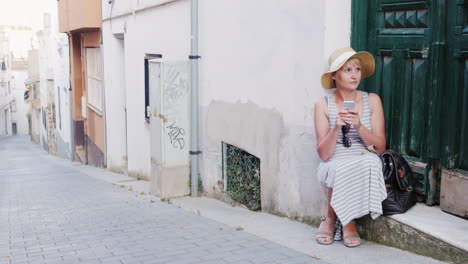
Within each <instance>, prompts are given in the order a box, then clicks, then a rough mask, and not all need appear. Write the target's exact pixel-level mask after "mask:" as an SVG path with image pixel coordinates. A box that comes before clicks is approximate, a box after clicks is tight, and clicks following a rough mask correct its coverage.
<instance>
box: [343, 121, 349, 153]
mask: <svg viewBox="0 0 468 264" xmlns="http://www.w3.org/2000/svg"><path fill="white" fill-rule="evenodd" d="M350 129H351V126H350V125H349V124H346V125H345V126H342V127H341V133H343V145H344V146H345V147H346V148H349V147H351V139H349V137H348V133H349V130H350Z"/></svg>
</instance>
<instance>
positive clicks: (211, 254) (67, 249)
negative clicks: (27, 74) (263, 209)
mask: <svg viewBox="0 0 468 264" xmlns="http://www.w3.org/2000/svg"><path fill="white" fill-rule="evenodd" d="M83 167H84V166H82V165H77V164H75V163H72V162H70V161H67V160H63V159H60V158H57V157H54V156H51V155H48V154H47V153H45V152H44V151H42V150H41V149H40V148H39V146H37V145H34V144H32V143H30V141H29V139H28V137H4V138H0V223H1V224H0V263H1V264H4V263H5V264H6V263H8V264H13V263H18V264H19V263H34V264H36V263H48V264H51V263H132V264H133V263H174V264H175V263H325V262H322V261H319V260H317V259H314V258H312V257H310V256H308V255H306V254H303V253H300V252H297V251H295V250H291V249H289V248H287V247H285V246H282V245H280V244H277V243H274V242H271V241H269V240H266V239H263V238H260V237H258V236H255V235H252V234H249V233H247V232H244V231H242V230H236V228H233V227H229V226H227V225H225V224H222V223H220V222H217V221H214V220H211V219H208V218H205V217H203V216H200V215H198V214H196V213H192V212H189V211H186V210H183V209H180V208H178V207H177V206H174V205H171V204H168V203H163V202H160V201H159V200H158V199H157V198H156V197H154V196H149V195H146V194H144V193H141V192H138V193H137V192H135V191H134V190H133V191H129V189H128V188H125V187H124V185H123V184H122V186H121V185H119V184H109V183H107V182H105V181H102V180H99V179H97V178H95V177H90V176H89V175H87V174H85V173H83V171H82V169H83Z"/></svg>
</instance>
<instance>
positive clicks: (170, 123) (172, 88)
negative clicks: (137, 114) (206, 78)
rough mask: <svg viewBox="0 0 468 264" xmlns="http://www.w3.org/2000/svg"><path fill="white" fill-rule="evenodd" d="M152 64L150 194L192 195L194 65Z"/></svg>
mask: <svg viewBox="0 0 468 264" xmlns="http://www.w3.org/2000/svg"><path fill="white" fill-rule="evenodd" d="M148 62H149V63H148V77H149V94H150V95H149V97H150V102H149V107H148V108H147V111H149V112H148V113H147V114H148V115H149V117H150V118H149V122H150V130H151V136H150V137H151V175H150V185H151V187H150V192H151V193H153V194H155V195H157V196H159V197H177V196H184V195H187V194H189V193H190V188H189V173H190V169H189V150H190V133H189V132H190V112H189V107H190V64H189V62H186V61H164V62H163V61H162V60H160V59H152V60H149V61H148Z"/></svg>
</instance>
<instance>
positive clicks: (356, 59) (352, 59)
mask: <svg viewBox="0 0 468 264" xmlns="http://www.w3.org/2000/svg"><path fill="white" fill-rule="evenodd" d="M348 62H354V63H356V64H358V65H359V66H361V60H360V59H359V58H351V59H349V60H348V61H347V62H346V63H348Z"/></svg>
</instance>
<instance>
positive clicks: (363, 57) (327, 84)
mask: <svg viewBox="0 0 468 264" xmlns="http://www.w3.org/2000/svg"><path fill="white" fill-rule="evenodd" d="M353 58H358V59H359V60H360V61H361V79H364V78H367V77H369V76H371V75H372V74H373V73H374V70H375V61H374V57H373V56H372V54H370V53H369V52H367V51H361V52H356V51H354V50H353V49H352V48H348V47H347V48H341V49H337V50H335V51H334V52H333V53H332V54H331V55H330V58H329V59H328V65H329V69H328V71H327V72H326V73H324V74H323V75H322V79H321V81H322V86H323V88H325V89H330V88H335V83H334V82H333V80H332V76H331V75H332V73H333V72H336V71H337V70H339V69H340V68H341V67H342V66H343V65H344V64H345V63H346V62H347V61H348V60H349V59H353Z"/></svg>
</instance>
